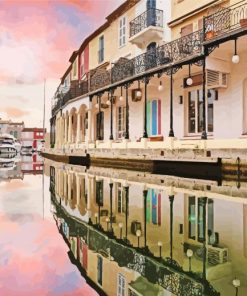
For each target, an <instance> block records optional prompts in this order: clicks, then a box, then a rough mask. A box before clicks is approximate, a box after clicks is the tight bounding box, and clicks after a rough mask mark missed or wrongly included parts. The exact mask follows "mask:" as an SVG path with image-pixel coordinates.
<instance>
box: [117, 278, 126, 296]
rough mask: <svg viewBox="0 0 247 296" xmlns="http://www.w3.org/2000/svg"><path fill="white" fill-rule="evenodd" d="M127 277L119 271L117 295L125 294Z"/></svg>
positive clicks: (122, 295)
mask: <svg viewBox="0 0 247 296" xmlns="http://www.w3.org/2000/svg"><path fill="white" fill-rule="evenodd" d="M125 295H126V294H125V277H124V276H123V275H122V274H121V273H119V274H118V283H117V296H125Z"/></svg>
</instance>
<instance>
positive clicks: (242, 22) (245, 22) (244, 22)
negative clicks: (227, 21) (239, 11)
mask: <svg viewBox="0 0 247 296" xmlns="http://www.w3.org/2000/svg"><path fill="white" fill-rule="evenodd" d="M239 23H240V26H241V27H246V26H247V18H242V19H240V20H239Z"/></svg>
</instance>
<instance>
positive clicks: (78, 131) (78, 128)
mask: <svg viewBox="0 0 247 296" xmlns="http://www.w3.org/2000/svg"><path fill="white" fill-rule="evenodd" d="M81 132H82V131H81V114H80V113H78V114H77V129H76V143H77V144H78V143H81Z"/></svg>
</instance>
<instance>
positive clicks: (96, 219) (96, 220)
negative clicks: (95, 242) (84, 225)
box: [94, 213, 98, 224]
mask: <svg viewBox="0 0 247 296" xmlns="http://www.w3.org/2000/svg"><path fill="white" fill-rule="evenodd" d="M94 217H95V224H98V213H95V214H94Z"/></svg>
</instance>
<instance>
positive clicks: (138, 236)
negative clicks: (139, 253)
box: [136, 229, 142, 249]
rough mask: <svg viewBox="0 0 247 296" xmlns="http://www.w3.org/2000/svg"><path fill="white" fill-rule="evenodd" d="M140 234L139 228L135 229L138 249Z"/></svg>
mask: <svg viewBox="0 0 247 296" xmlns="http://www.w3.org/2000/svg"><path fill="white" fill-rule="evenodd" d="M141 235H142V232H141V230H140V229H137V230H136V236H137V247H138V249H139V247H140V236H141Z"/></svg>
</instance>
